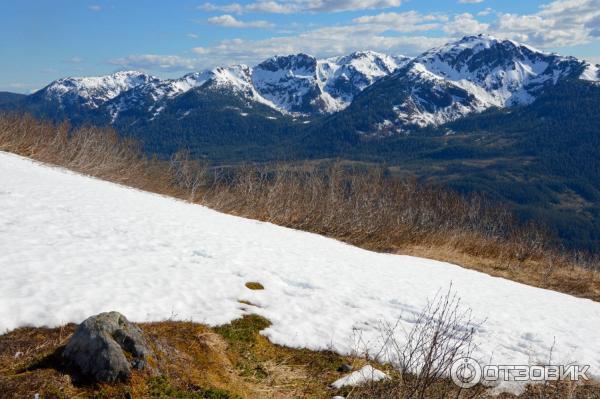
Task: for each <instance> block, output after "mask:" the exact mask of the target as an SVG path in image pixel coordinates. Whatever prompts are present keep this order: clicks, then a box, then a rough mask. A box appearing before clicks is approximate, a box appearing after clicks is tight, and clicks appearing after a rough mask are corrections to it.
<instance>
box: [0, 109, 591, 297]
mask: <svg viewBox="0 0 600 399" xmlns="http://www.w3.org/2000/svg"><path fill="white" fill-rule="evenodd" d="M0 149H1V150H4V151H10V152H13V153H17V154H20V155H23V156H27V157H31V158H33V159H37V160H39V161H43V162H47V163H52V164H56V165H61V166H64V167H66V168H69V169H72V170H75V171H78V172H82V173H85V174H89V175H92V176H96V177H99V178H102V179H106V180H110V181H114V182H118V183H122V184H126V185H129V186H133V187H137V188H140V189H143V190H147V191H152V192H157V193H161V194H166V195H170V196H174V197H178V198H181V199H185V200H189V201H192V202H197V203H201V204H204V205H207V206H210V207H212V208H214V209H217V210H220V211H223V212H228V213H234V214H237V215H241V216H245V217H250V218H255V219H258V220H264V221H269V222H272V223H276V224H279V225H283V226H289V227H293V228H297V229H302V230H306V231H311V232H315V233H319V234H324V235H327V236H330V237H334V238H337V239H341V240H344V241H346V242H349V243H351V244H354V245H358V246H361V247H364V248H369V249H375V250H379V251H389V252H404V253H413V254H416V255H425V256H429V257H433V258H437V259H440V260H450V261H455V262H459V263H461V264H463V265H464V266H468V267H473V268H476V269H479V270H483V271H486V272H489V273H491V274H496V275H502V276H504V277H508V278H512V279H515V280H518V281H522V282H526V283H529V284H532V285H537V286H542V287H546V288H552V289H556V290H559V291H564V292H568V293H572V294H576V295H580V296H586V297H590V298H595V299H598V298H596V296H597V294H598V293H599V292H600V280H599V279H598V278H597V272H596V271H594V270H593V269H594V267H596V263H593V262H594V260H593V259H589V258H586V259H584V258H578V259H576V258H573V257H567V256H565V255H564V254H560V253H558V252H557V251H556V250H555V249H553V248H551V247H550V246H549V244H548V243H549V242H550V240H549V237H548V236H547V235H546V233H545V232H544V231H543V230H541V229H540V228H539V227H538V226H535V225H532V224H522V223H520V222H519V221H518V219H517V218H515V217H514V215H513V214H511V212H509V211H508V210H507V209H505V208H504V207H502V206H500V205H498V204H497V203H494V202H491V201H489V200H486V199H485V198H484V197H482V196H480V195H476V194H472V195H469V196H463V195H460V194H458V193H456V192H453V191H450V190H444V189H442V188H440V187H437V186H432V185H425V184H420V183H418V182H417V181H416V180H414V179H399V178H393V177H391V176H389V173H388V171H387V170H386V169H384V168H378V167H372V166H365V165H360V164H356V163H349V162H342V161H338V162H318V163H317V162H314V163H310V162H300V163H279V164H268V165H260V166H257V165H244V166H236V167H223V166H221V167H215V166H211V165H210V164H207V163H205V162H202V161H199V160H197V159H196V158H194V157H193V156H191V155H190V153H189V152H188V151H179V152H177V153H176V154H174V155H173V156H172V157H171V158H170V159H169V160H164V159H159V158H156V157H149V156H147V155H146V153H145V152H144V151H142V150H141V149H140V147H139V145H138V144H137V143H136V142H135V141H133V140H129V139H121V138H119V136H118V135H117V134H116V132H115V131H114V130H112V129H110V128H98V127H92V126H88V127H80V128H77V129H72V128H71V126H70V125H69V124H68V123H62V124H52V123H49V122H44V121H39V120H37V119H35V118H32V117H30V116H23V115H17V114H4V115H1V116H0ZM342 266H343V265H342ZM586 267H587V268H586Z"/></svg>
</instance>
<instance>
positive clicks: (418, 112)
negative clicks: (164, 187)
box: [22, 35, 600, 135]
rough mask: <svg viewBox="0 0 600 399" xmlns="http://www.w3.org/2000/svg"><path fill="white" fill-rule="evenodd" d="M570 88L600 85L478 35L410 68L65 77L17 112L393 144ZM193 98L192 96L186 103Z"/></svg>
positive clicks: (311, 62)
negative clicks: (218, 118) (295, 126)
mask: <svg viewBox="0 0 600 399" xmlns="http://www.w3.org/2000/svg"><path fill="white" fill-rule="evenodd" d="M566 79H581V80H585V81H590V82H598V81H600V66H598V65H592V64H590V63H587V62H585V61H581V60H578V59H576V58H573V57H563V56H560V55H557V54H550V53H545V52H542V51H539V50H536V49H534V48H532V47H530V46H527V45H524V44H520V43H516V42H514V41H511V40H501V39H497V38H494V37H492V36H487V35H479V36H467V37H464V38H463V39H461V40H458V41H455V42H452V43H448V44H446V45H444V46H441V47H438V48H434V49H432V50H429V51H427V52H425V53H423V54H421V55H419V56H417V57H415V58H412V59H411V58H407V57H402V56H390V55H385V54H381V53H377V52H373V51H360V52H354V53H352V54H349V55H346V56H341V57H334V58H328V59H317V58H315V57H313V56H310V55H307V54H295V55H286V56H275V57H272V58H269V59H267V60H265V61H263V62H261V63H259V64H258V65H257V66H255V67H249V66H246V65H235V66H230V67H218V68H214V69H211V70H207V71H203V72H194V73H190V74H187V75H185V76H183V77H181V78H177V79H167V80H161V79H158V78H156V77H153V76H150V75H147V74H144V73H141V72H118V73H115V74H113V75H108V76H102V77H91V78H64V79H60V80H57V81H55V82H53V83H51V84H50V85H48V86H47V87H45V88H44V89H42V90H40V91H38V92H37V93H34V94H33V95H31V96H29V97H28V98H27V99H26V101H23V103H22V104H25V105H24V106H23V108H25V109H27V110H31V112H37V113H40V114H44V115H46V116H50V117H53V118H55V119H64V118H70V119H72V120H74V121H76V122H85V121H93V122H94V123H97V122H99V123H113V124H115V126H121V127H122V126H129V125H131V124H134V123H135V124H138V125H139V122H151V121H153V120H155V118H157V117H158V116H159V115H161V113H163V112H167V113H168V112H170V111H172V112H175V113H176V114H177V115H179V116H181V115H183V116H185V117H187V116H189V115H194V114H196V115H197V114H198V113H200V112H206V109H205V108H203V106H204V105H201V104H199V103H198V101H200V102H201V103H202V104H205V105H206V104H209V103H212V105H211V106H212V107H215V106H217V104H218V106H219V107H221V108H219V109H224V110H225V109H231V110H236V111H235V112H237V113H238V114H240V115H242V114H243V115H244V116H245V115H247V114H251V113H253V112H258V111H257V109H258V108H260V109H261V110H262V111H261V112H263V113H264V112H266V113H269V114H271V113H274V115H269V118H271V119H277V118H279V116H280V115H286V116H291V118H290V119H293V118H296V117H298V116H303V117H309V118H310V117H312V116H317V115H326V114H335V113H341V117H342V119H343V120H344V121H345V122H344V124H343V125H344V126H345V128H346V129H348V130H349V131H351V132H358V133H361V134H365V135H390V134H396V133H401V132H408V131H412V130H414V129H416V128H420V127H424V126H431V125H441V124H444V123H446V122H450V121H454V120H457V119H459V118H462V117H464V116H466V115H469V114H472V113H476V112H482V111H484V110H487V109H489V108H491V107H499V108H506V107H514V106H522V105H528V104H531V103H532V102H534V101H535V100H536V99H537V98H538V97H539V96H540V94H542V93H544V92H545V90H546V89H547V88H549V87H551V86H553V85H556V84H557V83H558V82H562V81H565V80H566ZM367 87H369V88H370V89H369V90H367V91H365V89H366V88H367ZM194 93H196V94H198V96H195V97H194V96H185V95H186V94H194ZM188 97H189V98H188ZM217 97H219V99H218V100H217ZM182 99H183V100H182ZM188 99H189V101H188ZM264 107H266V108H264ZM242 108H243V110H242ZM211 110H212V111H211V112H214V111H215V110H216V108H211ZM365 115H368V116H369V117H368V118H365V117H364V116H365ZM179 116H177V117H178V118H179ZM206 117H207V118H208V117H209V116H206ZM222 117H224V118H225V116H224V115H222ZM204 120H205V119H203V121H204ZM334 120H335V118H334ZM348 121H354V122H353V125H352V124H350V125H347V123H348ZM121 122H122V123H121ZM165 123H166V122H165ZM182 123H183V122H182ZM195 123H196V124H197V123H198V121H196V122H195ZM302 123H309V122H306V121H305V120H303V121H302ZM332 123H334V124H335V122H332ZM256 126H257V127H256V129H257V130H260V129H261V127H259V126H258V125H256ZM196 127H197V126H196Z"/></svg>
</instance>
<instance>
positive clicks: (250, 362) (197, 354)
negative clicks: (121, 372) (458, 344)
mask: <svg viewBox="0 0 600 399" xmlns="http://www.w3.org/2000/svg"><path fill="white" fill-rule="evenodd" d="M268 325H269V323H268V321H267V320H265V319H262V318H260V317H258V316H247V317H244V318H243V319H239V320H236V321H234V322H232V323H231V324H228V325H225V326H221V327H218V328H209V327H206V326H203V325H199V324H194V323H188V322H161V323H146V324H139V326H140V328H142V330H143V331H144V332H145V333H146V334H147V335H148V336H149V338H150V340H151V341H152V343H153V345H154V346H155V353H157V367H158V369H159V371H160V374H161V375H160V376H159V377H157V376H152V375H150V374H148V373H143V372H139V371H134V373H133V376H132V378H131V380H130V381H129V382H121V383H115V384H92V385H78V384H76V383H74V381H76V378H72V377H71V375H70V374H69V373H68V372H67V371H66V370H64V369H62V368H61V363H60V360H59V359H60V358H59V353H60V350H61V346H63V345H64V344H65V342H66V340H67V339H68V338H69V336H70V334H72V333H73V331H74V329H75V326H74V325H67V326H64V327H61V328H53V329H46V328H20V329H17V330H14V331H12V332H10V333H7V334H5V335H1V336H0V398H2V399H4V398H6V399H9V398H10V399H20V398H24V399H31V398H33V397H34V395H35V394H36V393H38V394H40V398H42V399H49V398H56V399H64V398H107V399H108V398H123V399H125V398H132V399H136V398H180V399H202V398H208V399H234V398H242V399H246V398H248V399H251V398H252V399H253V398H256V399H270V398H276V399H290V398H315V399H319V398H323V399H326V398H327V399H329V398H331V397H332V396H334V395H339V394H343V395H347V396H346V397H347V398H348V399H358V398H361V399H362V398H364V399H366V398H369V399H400V398H405V397H409V396H407V394H408V393H410V392H412V391H409V390H403V387H411V386H414V385H415V384H416V383H417V382H418V377H417V376H413V375H410V374H408V375H407V374H401V373H399V372H398V371H394V370H392V369H390V368H389V366H384V365H377V364H375V365H374V366H376V367H377V368H380V369H384V370H386V372H387V373H388V374H389V375H390V376H391V377H392V379H391V380H389V381H387V382H383V383H375V384H370V385H365V386H363V387H361V388H354V389H350V388H343V389H341V390H339V391H337V390H334V389H331V388H329V387H328V385H329V384H330V383H331V382H333V381H335V380H337V379H338V378H340V377H341V376H343V375H344V374H343V373H340V372H338V371H337V368H338V367H339V366H340V365H341V364H342V363H348V364H353V365H354V367H355V369H356V368H359V367H362V366H363V365H364V364H365V361H364V360H361V359H359V358H352V357H343V356H340V355H338V354H335V353H333V352H329V351H323V352H314V351H309V350H302V349H290V348H284V347H281V346H278V345H274V344H272V343H270V342H269V341H268V340H267V339H266V338H265V337H263V336H262V335H260V334H259V331H260V330H261V329H263V328H265V327H266V326H268ZM16 354H18V355H16ZM413 382H415V384H413ZM598 397H600V387H599V386H598V385H597V384H568V383H552V384H548V385H534V386H528V387H527V390H526V392H525V393H524V394H523V395H520V396H514V395H509V394H503V395H500V396H491V395H489V394H488V393H487V392H486V391H485V390H483V389H481V387H479V388H478V389H470V390H463V391H459V390H458V389H457V388H456V386H454V385H453V384H452V382H451V381H450V380H448V379H446V378H437V379H435V381H433V382H432V383H431V384H430V385H429V388H428V391H427V395H426V396H424V398H426V399H431V398H457V399H459V398H463V399H467V398H482V399H484V398H485V399H492V398H500V399H517V398H518V399H571V398H581V399H584V398H585V399H592V398H598Z"/></svg>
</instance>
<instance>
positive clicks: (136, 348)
mask: <svg viewBox="0 0 600 399" xmlns="http://www.w3.org/2000/svg"><path fill="white" fill-rule="evenodd" d="M62 356H63V357H64V359H65V360H66V361H67V364H69V365H71V366H74V367H76V368H77V369H78V370H79V371H80V372H81V374H82V375H83V376H84V377H87V378H91V379H93V380H94V381H98V382H114V381H117V380H127V379H129V377H130V376H131V369H132V367H133V368H136V369H144V368H148V359H149V358H151V357H153V353H152V350H151V349H150V347H149V346H148V342H147V341H146V339H145V338H144V335H143V333H142V331H141V330H140V329H139V328H138V327H137V326H135V325H134V324H132V323H130V322H129V321H128V320H127V318H126V317H125V316H123V315H122V314H120V313H118V312H107V313H100V314H99V315H96V316H92V317H90V318H88V319H87V320H85V321H84V322H83V323H81V324H80V325H79V326H78V327H77V329H76V330H75V333H74V334H73V336H72V337H71V338H70V339H69V342H67V345H66V346H65V349H64V351H63V353H62Z"/></svg>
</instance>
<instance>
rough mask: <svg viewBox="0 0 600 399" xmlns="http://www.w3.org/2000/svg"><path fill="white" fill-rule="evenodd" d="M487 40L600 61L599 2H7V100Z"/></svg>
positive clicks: (1, 80)
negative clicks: (73, 85)
mask: <svg viewBox="0 0 600 399" xmlns="http://www.w3.org/2000/svg"><path fill="white" fill-rule="evenodd" d="M479 33H486V34H490V35H494V36H496V37H499V38H506V39H513V40H517V41H520V42H523V43H526V44H529V45H532V46H534V47H538V48H540V49H542V50H546V51H552V52H558V53H560V54H564V55H572V56H576V57H579V58H583V59H586V60H589V61H592V62H594V63H600V0H554V1H552V0H287V1H283V0H231V1H229V0H224V1H219V0H213V1H204V0H199V1H191V0H169V1H166V0H164V1H160V0H155V1H151V2H150V1H142V0H91V1H86V0H2V1H1V2H0V91H12V92H19V93H31V92H33V91H35V90H38V89H40V88H42V87H43V86H45V85H47V84H48V83H50V82H51V81H53V80H55V79H58V78H61V77H66V76H96V75H105V74H110V73H113V72H116V71H119V70H141V71H145V72H149V73H152V74H154V75H156V76H158V77H161V78H170V77H178V76H182V75H184V74H185V73H188V72H191V71H198V70H203V69H207V68H212V67H215V66H218V65H231V64H238V63H244V64H248V65H255V64H257V63H259V62H260V61H262V60H264V59H266V58H268V57H271V56H273V55H284V54H295V53H299V52H304V53H308V54H312V55H314V56H317V57H331V56H338V55H344V54H348V53H350V52H352V51H356V50H375V51H380V52H384V53H388V54H396V55H399V54H403V55H408V56H415V55H418V54H419V53H421V52H423V51H425V50H428V49H430V48H432V47H435V46H438V45H442V44H444V43H446V42H448V41H452V40H455V39H458V38H461V37H462V36H465V35H472V34H479Z"/></svg>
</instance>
